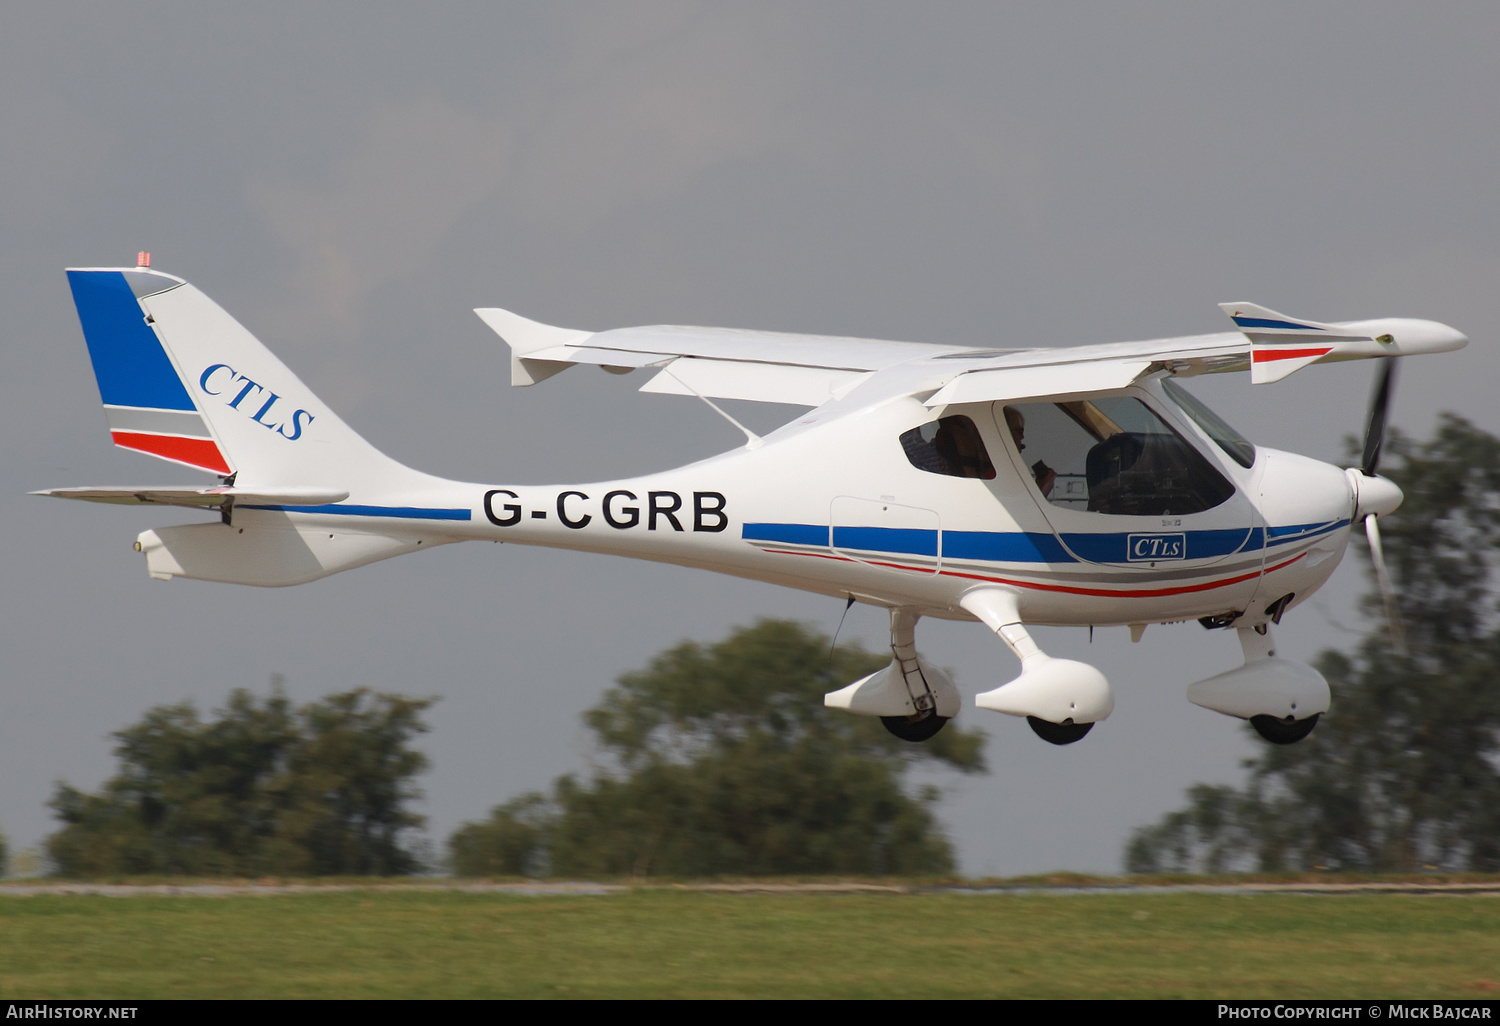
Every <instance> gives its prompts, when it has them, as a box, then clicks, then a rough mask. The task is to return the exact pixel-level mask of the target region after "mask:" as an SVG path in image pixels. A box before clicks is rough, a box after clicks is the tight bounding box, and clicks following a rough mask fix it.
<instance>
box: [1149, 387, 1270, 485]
mask: <svg viewBox="0 0 1500 1026" xmlns="http://www.w3.org/2000/svg"><path fill="white" fill-rule="evenodd" d="M1161 384H1162V387H1163V388H1164V389H1166V391H1167V395H1169V396H1171V397H1172V399H1173V400H1174V401H1175V402H1176V403H1177V405H1178V406H1180V407H1181V408H1182V412H1183V413H1186V414H1187V415H1188V416H1189V417H1191V418H1193V423H1195V424H1197V425H1198V426H1199V427H1201V428H1202V429H1203V433H1204V434H1205V435H1207V436H1208V437H1209V438H1212V439H1213V440H1214V443H1215V444H1216V445H1218V447H1219V448H1220V449H1223V450H1224V452H1225V453H1227V454H1228V455H1229V458H1230V459H1232V460H1234V462H1236V463H1238V464H1239V465H1240V466H1242V467H1244V468H1245V469H1246V470H1248V469H1250V468H1251V467H1252V466H1254V465H1255V446H1254V445H1252V444H1250V441H1249V439H1247V438H1246V437H1245V436H1244V435H1242V434H1240V433H1239V432H1238V431H1236V430H1235V429H1234V428H1232V427H1230V426H1229V425H1228V424H1226V423H1224V421H1223V419H1222V418H1220V416H1219V415H1218V414H1217V413H1215V412H1214V411H1213V410H1210V409H1209V408H1208V407H1207V406H1205V405H1204V404H1203V401H1202V400H1201V399H1199V398H1198V397H1197V396H1195V395H1193V394H1192V393H1191V392H1189V391H1188V390H1187V389H1185V388H1183V387H1182V386H1181V385H1179V384H1178V383H1177V382H1175V381H1173V380H1172V379H1171V378H1166V379H1164V380H1163V381H1162V383H1161Z"/></svg>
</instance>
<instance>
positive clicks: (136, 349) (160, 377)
mask: <svg viewBox="0 0 1500 1026" xmlns="http://www.w3.org/2000/svg"><path fill="white" fill-rule="evenodd" d="M68 284H70V285H71V286H72V287H73V302H74V304H76V305H77V307H78V320H79V321H80V322H81V323H82V324H83V338H84V341H86V342H87V343H88V347H89V359H90V360H92V361H93V364H94V377H95V378H96V379H97V380H98V382H99V395H100V398H102V399H103V400H104V402H105V404H106V405H109V406H144V407H149V408H151V409H157V410H194V409H196V407H195V406H194V405H193V400H192V399H191V398H190V397H189V396H188V393H187V389H186V388H184V387H183V386H182V379H180V378H179V377H178V376H177V371H176V370H175V369H174V368H173V367H172V361H171V360H169V359H167V354H166V352H165V351H163V350H162V347H161V342H160V341H158V339H157V337H156V333H155V332H154V331H152V330H151V328H150V327H149V326H148V325H147V324H146V318H145V315H144V314H143V313H142V312H141V306H140V304H139V303H138V302H136V298H135V294H134V293H132V292H131V291H130V284H129V283H128V282H126V280H125V276H124V275H123V274H121V273H120V272H119V271H69V272H68Z"/></svg>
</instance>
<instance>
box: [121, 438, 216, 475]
mask: <svg viewBox="0 0 1500 1026" xmlns="http://www.w3.org/2000/svg"><path fill="white" fill-rule="evenodd" d="M110 436H111V437H112V438H114V440H115V444H116V445H118V446H119V447H120V448H122V449H134V450H135V451H136V452H144V453H150V454H151V455H152V456H160V457H161V458H162V459H164V460H175V461H176V462H178V463H186V464H187V465H188V466H190V467H197V468H198V469H200V470H212V471H213V472H214V473H215V474H228V473H229V472H230V470H229V463H228V462H227V461H226V460H225V459H224V454H223V453H221V452H220V451H219V447H218V445H216V444H215V443H214V440H213V439H212V438H183V437H182V436H180V435H143V434H140V433H138V432H135V431H111V432H110Z"/></svg>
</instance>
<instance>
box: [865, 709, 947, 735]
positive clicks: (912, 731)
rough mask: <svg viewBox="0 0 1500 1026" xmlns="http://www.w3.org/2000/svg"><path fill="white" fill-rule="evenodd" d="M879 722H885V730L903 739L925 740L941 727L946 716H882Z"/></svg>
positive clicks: (945, 720) (945, 721)
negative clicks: (921, 717) (910, 717)
mask: <svg viewBox="0 0 1500 1026" xmlns="http://www.w3.org/2000/svg"><path fill="white" fill-rule="evenodd" d="M880 722H881V723H884V724H885V729H886V730H889V731H890V732H891V733H892V734H895V735H896V736H897V737H899V738H900V739H901V740H903V741H926V740H928V739H929V738H931V737H932V736H933V735H934V734H936V733H937V732H938V731H940V730H942V729H943V724H945V723H947V722H948V717H946V716H936V715H933V716H927V717H925V718H923V719H920V720H913V719H908V718H907V717H905V716H882V717H880Z"/></svg>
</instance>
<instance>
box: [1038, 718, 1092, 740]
mask: <svg viewBox="0 0 1500 1026" xmlns="http://www.w3.org/2000/svg"><path fill="white" fill-rule="evenodd" d="M1026 722H1027V723H1029V724H1031V729H1032V731H1033V732H1035V734H1036V736H1037V737H1039V738H1041V739H1042V740H1043V741H1046V742H1047V743H1048V744H1053V745H1070V744H1072V743H1073V742H1074V741H1082V740H1083V735H1085V734H1087V733H1088V732H1089V731H1091V730H1093V729H1094V725H1093V724H1092V723H1053V722H1052V721H1051V720H1043V719H1038V718H1037V717H1035V716H1028V717H1026Z"/></svg>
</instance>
